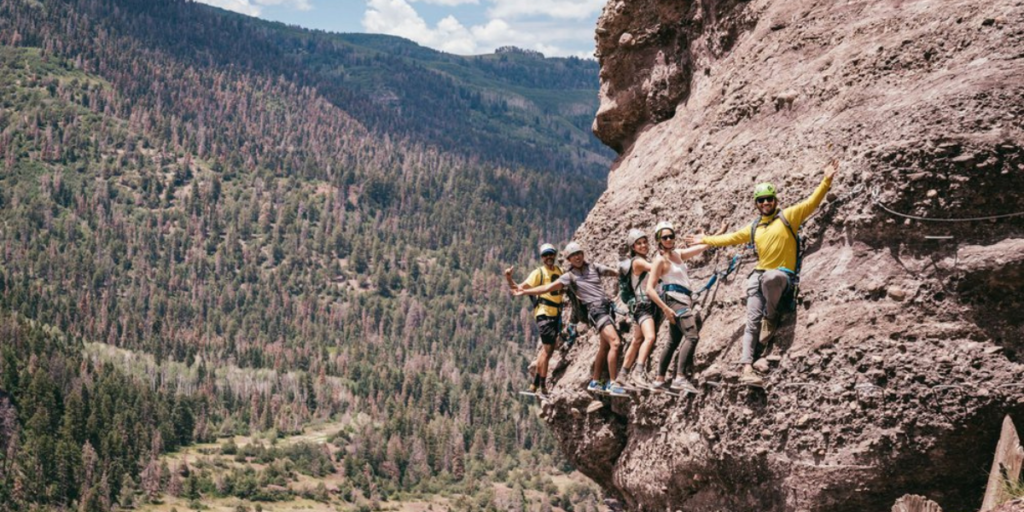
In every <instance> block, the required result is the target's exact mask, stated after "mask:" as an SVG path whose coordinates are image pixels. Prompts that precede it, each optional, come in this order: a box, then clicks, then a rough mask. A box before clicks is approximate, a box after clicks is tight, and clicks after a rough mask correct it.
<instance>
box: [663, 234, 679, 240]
mask: <svg viewBox="0 0 1024 512" xmlns="http://www.w3.org/2000/svg"><path fill="white" fill-rule="evenodd" d="M661 239H662V240H675V239H676V236H675V235H662V237H661Z"/></svg>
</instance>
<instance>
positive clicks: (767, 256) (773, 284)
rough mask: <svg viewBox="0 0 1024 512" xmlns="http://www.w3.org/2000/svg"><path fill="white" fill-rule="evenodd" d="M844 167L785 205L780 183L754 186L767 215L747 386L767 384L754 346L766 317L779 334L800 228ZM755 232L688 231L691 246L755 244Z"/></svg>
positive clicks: (751, 308)
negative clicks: (704, 233) (804, 196)
mask: <svg viewBox="0 0 1024 512" xmlns="http://www.w3.org/2000/svg"><path fill="white" fill-rule="evenodd" d="M838 169H839V163H838V161H836V160H832V161H831V162H829V163H828V165H827V166H825V177H824V179H822V180H821V184H820V185H818V188H817V189H816V190H815V191H814V193H813V194H811V197H808V198H807V199H805V200H804V201H803V202H801V203H799V204H796V205H794V206H790V207H789V208H785V209H780V208H779V206H778V199H777V197H776V195H775V187H774V186H773V185H772V184H771V183H761V184H759V185H757V186H756V187H754V204H755V207H756V208H757V211H758V212H759V213H760V214H761V219H760V221H759V222H758V223H757V227H756V228H754V250H755V252H756V253H757V267H755V268H754V271H753V272H751V273H750V276H749V277H747V327H746V329H745V330H744V332H743V353H742V355H741V356H740V364H742V365H743V376H742V378H741V381H743V382H745V383H747V384H752V385H762V384H763V381H762V380H761V377H759V376H758V375H757V374H756V373H755V372H754V368H753V363H754V346H755V344H756V343H757V341H758V340H759V338H761V330H762V320H763V321H764V326H763V327H764V330H765V331H766V332H765V334H766V336H764V338H765V339H767V338H768V337H770V336H771V335H772V334H774V331H775V328H776V323H777V322H778V320H779V313H778V309H779V301H780V300H781V299H782V296H783V295H784V294H785V293H786V290H787V289H788V288H789V287H790V286H792V284H791V281H790V279H791V277H792V276H793V275H794V273H795V272H796V271H797V270H798V269H797V268H796V265H797V240H796V232H797V230H799V229H800V225H801V224H803V222H804V220H806V219H807V217H809V216H810V215H811V213H813V212H814V210H815V209H817V208H818V205H819V204H821V201H822V200H823V199H824V198H825V194H827V193H828V190H829V188H830V187H831V186H832V178H833V177H834V176H835V174H836V171H837V170H838ZM782 217H785V220H783V219H782ZM786 221H788V223H789V225H788V226H787V225H786ZM750 235H751V226H749V225H747V226H744V227H743V228H741V229H739V230H737V231H736V232H734V233H731V234H726V235H719V236H701V235H687V237H686V242H687V243H688V244H691V245H692V244H708V245H711V246H714V247H724V246H727V245H740V244H745V243H749V242H750Z"/></svg>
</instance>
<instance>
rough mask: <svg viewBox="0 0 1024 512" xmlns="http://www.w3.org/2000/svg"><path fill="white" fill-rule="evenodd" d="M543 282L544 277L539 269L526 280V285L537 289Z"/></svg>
mask: <svg viewBox="0 0 1024 512" xmlns="http://www.w3.org/2000/svg"><path fill="white" fill-rule="evenodd" d="M543 280H544V276H542V275H541V271H540V269H539V268H538V269H534V271H533V272H530V276H529V277H527V278H526V284H527V286H529V287H530V288H536V287H538V286H540V283H541V281H543Z"/></svg>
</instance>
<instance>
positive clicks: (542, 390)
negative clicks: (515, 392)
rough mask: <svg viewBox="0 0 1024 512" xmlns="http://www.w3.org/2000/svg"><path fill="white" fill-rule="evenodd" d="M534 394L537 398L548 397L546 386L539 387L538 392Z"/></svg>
mask: <svg viewBox="0 0 1024 512" xmlns="http://www.w3.org/2000/svg"><path fill="white" fill-rule="evenodd" d="M536 393H537V395H539V396H548V387H547V386H541V387H540V391H537V392H536Z"/></svg>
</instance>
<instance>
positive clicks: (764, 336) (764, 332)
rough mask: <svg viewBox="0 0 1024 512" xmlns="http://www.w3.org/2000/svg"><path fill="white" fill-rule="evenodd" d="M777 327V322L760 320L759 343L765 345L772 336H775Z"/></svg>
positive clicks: (766, 319) (765, 319) (766, 318)
mask: <svg viewBox="0 0 1024 512" xmlns="http://www.w3.org/2000/svg"><path fill="white" fill-rule="evenodd" d="M778 327H779V322H778V320H769V319H768V317H764V318H762V319H761V336H760V342H761V343H767V342H768V340H770V339H772V336H775V331H776V330H777V329H778Z"/></svg>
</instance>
